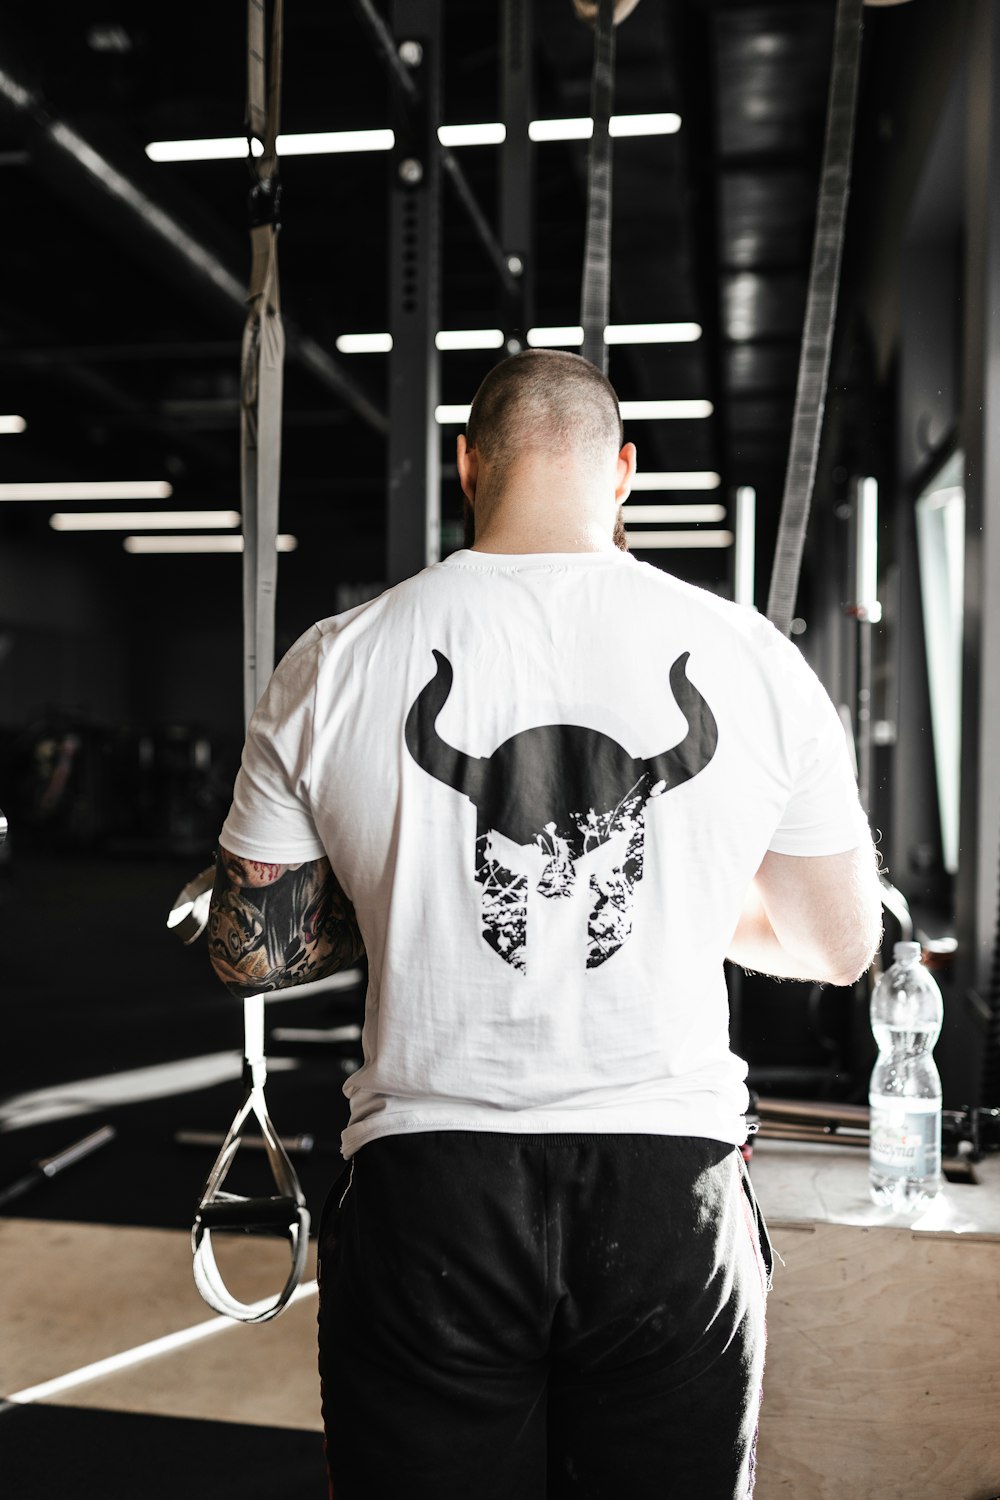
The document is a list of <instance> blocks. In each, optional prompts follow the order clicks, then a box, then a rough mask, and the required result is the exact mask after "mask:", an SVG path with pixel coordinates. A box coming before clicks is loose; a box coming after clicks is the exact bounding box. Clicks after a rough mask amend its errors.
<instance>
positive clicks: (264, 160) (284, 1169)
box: [191, 0, 309, 1323]
mask: <svg viewBox="0 0 1000 1500" xmlns="http://www.w3.org/2000/svg"><path fill="white" fill-rule="evenodd" d="M264 3H265V0H248V10H247V131H248V133H249V134H250V135H251V136H252V137H256V138H257V139H259V140H261V141H262V142H263V145H264V155H263V156H262V157H261V159H260V162H259V164H256V163H254V161H253V158H252V157H251V166H252V168H253V170H254V172H255V175H256V178H257V199H256V201H257V206H258V207H262V208H263V209H266V210H269V212H266V213H264V214H263V215H262V217H264V219H265V220H266V222H261V223H255V224H254V225H253V227H252V228H251V231H250V241H251V250H252V263H251V270H250V288H249V293H248V296H247V320H246V326H245V328H244V332H243V350H242V368H241V403H240V435H241V465H240V470H241V488H242V504H243V538H244V541H243V639H244V652H243V708H244V716H245V719H246V722H247V723H249V720H250V716H251V714H252V713H253V711H254V709H255V708H256V706H257V701H258V699H259V698H260V695H261V693H262V692H263V689H264V686H265V684H266V683H267V680H268V678H269V677H270V675H271V670H272V668H273V666H274V599H275V590H276V585H277V578H278V560H277V546H276V543H277V535H278V503H279V480H280V472H281V407H282V377H283V367H284V356H285V335H284V330H283V328H282V323H281V306H280V297H279V289H278V249H277V227H276V225H275V223H274V222H273V216H274V210H275V194H276V189H277V166H278V162H277V153H276V149H275V143H276V141H277V135H278V126H279V117H280V108H281V33H282V0H275V5H274V29H273V33H272V42H271V59H270V61H271V68H272V76H271V87H270V90H269V91H268V93H267V107H266V110H265V106H264V95H265V77H266V61H265V56H264ZM262 185H263V188H264V193H263V201H262V195H261V186H262ZM243 1031H244V1043H243V1056H244V1081H245V1085H246V1093H245V1095H244V1098H243V1103H242V1104H241V1105H240V1108H239V1110H238V1111H237V1114H236V1118H235V1119H234V1120H233V1123H232V1125H231V1126H230V1128H229V1133H228V1135H227V1136H226V1139H225V1141H224V1142H223V1145H222V1150H221V1151H220V1152H219V1155H218V1157H217V1158H216V1161H215V1165H214V1166H213V1167H212V1170H211V1172H210V1173H209V1175H208V1180H207V1181H206V1183H205V1187H204V1189H203V1191H202V1195H201V1201H200V1203H199V1205H198V1212H197V1214H196V1215H195V1221H194V1225H193V1227H192V1230H191V1244H192V1250H193V1254H194V1279H195V1284H196V1286H197V1288H198V1291H199V1292H200V1293H201V1295H202V1297H203V1298H204V1300H205V1301H206V1302H207V1303H208V1305H209V1306H210V1307H212V1308H214V1309H215V1310H216V1312H220V1313H223V1314H225V1315H227V1316H229V1317H231V1318H235V1319H237V1320H238V1321H240V1322H242V1323H264V1322H267V1320H268V1319H269V1318H273V1317H274V1316H275V1315H276V1314H277V1313H279V1312H280V1311H281V1309H282V1308H283V1307H284V1306H285V1304H286V1303H287V1302H288V1299H289V1298H290V1297H291V1295H292V1293H293V1292H294V1290H295V1288H296V1287H297V1286H298V1284H299V1281H300V1280H301V1278H302V1272H303V1270H304V1268H305V1261H306V1252H307V1250H308V1247H309V1213H308V1210H307V1209H306V1206H305V1198H304V1197H303V1194H302V1188H301V1187H300V1185H299V1180H298V1178H297V1176H296V1175H295V1169H294V1168H293V1166H292V1164H291V1162H290V1161H289V1159H288V1156H287V1154H286V1152H285V1149H284V1147H283V1146H282V1144H281V1141H280V1140H279V1139H278V1136H277V1134H276V1132H275V1130H274V1128H273V1126H272V1125H271V1121H270V1119H269V1117H268V1113H267V1104H266V1101H265V1099H264V1084H265V1082H266V1080H267V1063H266V1060H265V1056H264V997H263V995H254V996H251V997H250V998H249V999H247V1000H245V1001H244V1004H243ZM251 1115H252V1116H253V1117H254V1119H255V1120H256V1121H257V1124H258V1126H259V1127H260V1132H261V1137H262V1139H263V1143H264V1149H265V1152H266V1154H267V1159H268V1163H269V1165H270V1168H271V1173H272V1175H273V1177H274V1182H275V1186H276V1188H277V1190H278V1192H277V1195H276V1196H273V1197H270V1198H242V1197H239V1196H238V1195H236V1194H234V1193H228V1192H226V1191H225V1190H224V1188H223V1183H224V1182H225V1180H226V1177H227V1176H228V1173H229V1169H230V1167H231V1166H232V1164H233V1161H234V1160H235V1158H236V1154H237V1152H238V1150H239V1147H240V1141H241V1138H242V1133H243V1128H244V1126H245V1125H246V1124H247V1123H248V1121H249V1119H250V1116H251ZM213 1229H219V1230H221V1229H228V1230H244V1231H246V1232H250V1233H252V1232H256V1233H270V1234H280V1235H282V1236H283V1237H284V1238H286V1239H287V1240H288V1241H289V1245H290V1248H291V1269H290V1271H289V1274H288V1279H287V1280H286V1282H285V1285H284V1286H283V1287H282V1289H281V1291H280V1292H279V1293H278V1294H277V1296H276V1297H274V1298H272V1299H271V1301H270V1302H267V1303H264V1304H263V1305H261V1304H260V1303H253V1304H250V1303H245V1302H241V1301H240V1299H239V1298H238V1297H235V1296H234V1295H233V1294H232V1292H230V1290H229V1288H228V1287H227V1286H226V1284H225V1282H224V1281H223V1279H222V1274H221V1272H220V1270H219V1267H218V1264H217V1262H216V1259H215V1251H214V1249H213V1247H212V1231H213Z"/></svg>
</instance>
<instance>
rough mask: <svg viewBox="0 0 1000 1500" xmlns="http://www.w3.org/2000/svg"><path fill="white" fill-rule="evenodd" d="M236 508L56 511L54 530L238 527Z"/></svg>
mask: <svg viewBox="0 0 1000 1500" xmlns="http://www.w3.org/2000/svg"><path fill="white" fill-rule="evenodd" d="M239 524H240V513H239V511H238V510H109V511H69V512H57V513H56V514H55V515H54V516H49V525H50V526H51V527H52V530H53V531H143V530H146V531H169V530H171V529H174V530H183V529H184V528H185V527H187V528H190V527H197V526H204V527H205V528H206V529H208V530H212V529H213V528H214V527H217V526H238V525H239Z"/></svg>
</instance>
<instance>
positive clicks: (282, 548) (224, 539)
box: [122, 534, 299, 556]
mask: <svg viewBox="0 0 1000 1500" xmlns="http://www.w3.org/2000/svg"><path fill="white" fill-rule="evenodd" d="M298 545H299V539H298V537H295V536H288V535H285V534H282V535H279V536H278V538H277V541H276V544H275V551H276V552H294V551H295V549H296V547H297V546H298ZM122 546H123V547H124V548H125V551H126V552H131V553H133V554H134V555H146V556H149V555H151V554H153V553H161V554H164V553H171V554H173V555H178V554H180V553H210V552H242V551H243V538H242V537H241V536H127V537H126V538H125V540H124V541H123V542H122Z"/></svg>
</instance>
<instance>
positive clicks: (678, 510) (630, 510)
mask: <svg viewBox="0 0 1000 1500" xmlns="http://www.w3.org/2000/svg"><path fill="white" fill-rule="evenodd" d="M625 504H626V508H625V511H624V516H625V520H626V521H628V522H630V523H631V524H632V525H635V524H636V523H637V522H646V523H647V524H648V523H650V522H659V523H660V524H662V523H664V522H668V523H669V522H671V521H684V522H687V523H688V524H693V523H695V522H699V521H724V520H725V519H726V507H725V506H724V505H633V504H632V502H631V500H628V501H626V503H625Z"/></svg>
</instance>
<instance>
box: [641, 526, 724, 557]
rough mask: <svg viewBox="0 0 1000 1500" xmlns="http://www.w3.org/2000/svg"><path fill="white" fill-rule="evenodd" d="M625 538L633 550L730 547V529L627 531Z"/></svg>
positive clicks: (693, 549) (656, 550)
mask: <svg viewBox="0 0 1000 1500" xmlns="http://www.w3.org/2000/svg"><path fill="white" fill-rule="evenodd" d="M625 538H626V540H627V542H628V544H629V546H630V547H631V548H632V549H633V551H635V552H662V551H666V550H668V549H669V548H679V547H686V548H689V549H691V550H692V551H695V550H697V549H698V548H704V547H709V548H711V547H731V546H732V545H733V533H732V532H731V531H629V530H628V529H627V528H626V531H625Z"/></svg>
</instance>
